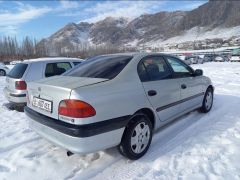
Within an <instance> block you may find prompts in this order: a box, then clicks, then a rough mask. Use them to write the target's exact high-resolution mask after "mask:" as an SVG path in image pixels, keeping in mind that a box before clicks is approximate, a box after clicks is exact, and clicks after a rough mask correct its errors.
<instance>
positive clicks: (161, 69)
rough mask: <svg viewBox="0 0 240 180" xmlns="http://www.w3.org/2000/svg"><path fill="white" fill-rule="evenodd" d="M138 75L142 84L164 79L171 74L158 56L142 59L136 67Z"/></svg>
mask: <svg viewBox="0 0 240 180" xmlns="http://www.w3.org/2000/svg"><path fill="white" fill-rule="evenodd" d="M138 75H139V77H140V79H141V81H142V82H146V81H156V80H162V79H166V78H168V77H170V76H171V72H170V70H169V68H168V65H167V64H166V62H165V60H164V59H163V58H162V57H160V56H155V57H147V58H144V59H143V60H142V61H141V62H140V64H139V65H138Z"/></svg>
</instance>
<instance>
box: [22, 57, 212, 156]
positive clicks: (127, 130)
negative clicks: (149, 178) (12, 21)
mask: <svg viewBox="0 0 240 180" xmlns="http://www.w3.org/2000/svg"><path fill="white" fill-rule="evenodd" d="M213 92H214V88H213V86H212V83H211V80H210V79H209V78H208V77H206V76H203V71H202V70H199V69H198V70H193V69H192V68H191V67H190V66H188V65H187V64H185V63H184V62H183V61H181V60H180V59H178V58H176V57H174V56H171V55H167V54H160V53H128V54H112V55H103V56H97V57H93V58H92V59H89V60H87V61H86V62H84V63H82V64H81V65H80V66H78V67H76V68H73V69H72V70H70V71H68V72H67V73H65V74H64V75H62V76H55V77H51V78H47V79H42V80H39V81H35V82H31V83H29V84H28V103H27V106H26V107H25V113H26V115H27V116H28V117H29V124H30V127H31V128H32V129H33V130H34V131H36V132H37V133H39V134H40V135H41V136H43V137H45V138H46V139H48V140H49V141H52V142H53V143H54V144H56V145H59V146H61V147H63V148H64V149H66V150H67V151H68V155H71V154H72V153H79V154H86V153H91V152H96V151H99V150H103V149H107V148H110V147H114V146H118V149H119V151H120V153H121V154H123V155H124V156H126V157H127V158H129V159H138V158H140V157H142V156H143V155H144V154H145V153H146V152H147V150H148V148H149V146H150V144H151V139H152V134H153V132H154V131H156V130H157V129H159V128H160V127H162V126H164V125H166V124H167V123H170V122H171V121H173V120H174V119H176V118H178V117H180V116H182V115H183V114H186V113H188V112H190V111H193V110H195V109H200V110H201V112H204V113H207V112H209V111H210V110H211V107H212V103H213Z"/></svg>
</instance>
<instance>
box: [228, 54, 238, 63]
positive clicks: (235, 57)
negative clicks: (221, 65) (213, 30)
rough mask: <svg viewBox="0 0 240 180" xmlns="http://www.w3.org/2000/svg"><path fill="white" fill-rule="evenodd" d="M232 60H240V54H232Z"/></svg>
mask: <svg viewBox="0 0 240 180" xmlns="http://www.w3.org/2000/svg"><path fill="white" fill-rule="evenodd" d="M230 61H231V62H240V55H232V57H231V58H230Z"/></svg>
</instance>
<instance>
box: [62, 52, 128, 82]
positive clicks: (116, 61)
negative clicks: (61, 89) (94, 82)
mask: <svg viewBox="0 0 240 180" xmlns="http://www.w3.org/2000/svg"><path fill="white" fill-rule="evenodd" d="M131 59H132V56H97V57H93V58H90V59H88V60H86V61H85V62H83V63H81V64H80V65H79V66H77V67H76V68H73V69H72V70H70V71H69V72H67V73H65V74H64V76H75V77H89V78H103V79H113V78H115V77H116V76H117V75H118V74H119V73H120V72H121V71H122V70H123V68H124V67H125V66H126V65H127V64H128V62H129V61H130V60H131Z"/></svg>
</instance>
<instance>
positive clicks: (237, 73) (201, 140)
mask: <svg viewBox="0 0 240 180" xmlns="http://www.w3.org/2000/svg"><path fill="white" fill-rule="evenodd" d="M194 68H201V69H203V70H204V74H205V75H207V76H209V77H211V79H212V81H213V83H214V85H215V88H216V89H215V97H214V106H213V109H212V111H211V112H210V113H208V114H200V113H198V112H197V111H194V112H192V113H190V114H188V115H186V116H184V117H182V118H181V119H179V120H177V121H175V122H174V123H172V124H171V125H169V126H168V127H165V128H163V129H161V130H160V131H159V132H157V133H156V134H155V135H154V138H153V142H152V145H151V147H150V149H149V151H148V153H147V154H146V155H145V156H144V157H143V158H141V159H140V160H138V161H130V160H127V159H125V158H123V157H122V156H121V155H119V154H118V152H117V150H116V149H115V148H112V149H109V150H106V151H101V152H98V153H94V154H89V155H86V156H80V155H73V156H71V157H67V156H66V151H64V150H63V149H60V148H58V147H55V146H53V145H52V144H51V143H48V142H47V141H46V140H44V139H42V138H40V137H39V136H38V135H37V134H35V133H34V132H32V131H31V130H30V129H29V128H28V124H27V122H26V117H25V115H24V113H21V112H17V111H10V110H8V109H7V108H6V107H5V103H7V101H6V99H5V98H4V96H3V94H2V93H1V94H0V104H1V105H0V127H1V130H0V179H1V180H2V179H3V180H4V179H6V180H9V179H18V180H21V179H23V180H28V179H41V180H42V179H47V180H49V179H89V178H93V179H104V180H105V179H124V180H125V179H149V180H150V179H171V180H172V179H184V180H185V179H189V180H192V179H194V180H197V179H218V180H219V179H231V180H234V179H240V166H239V162H240V108H239V106H240V63H205V64H203V65H194ZM4 81H5V79H4V78H2V77H1V78H0V91H1V92H2V89H3V87H4Z"/></svg>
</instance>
